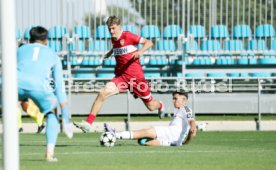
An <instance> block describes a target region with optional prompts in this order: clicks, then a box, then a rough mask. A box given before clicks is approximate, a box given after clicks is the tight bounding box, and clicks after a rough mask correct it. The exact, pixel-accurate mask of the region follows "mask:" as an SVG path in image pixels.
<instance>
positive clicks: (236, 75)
mask: <svg viewBox="0 0 276 170" xmlns="http://www.w3.org/2000/svg"><path fill="white" fill-rule="evenodd" d="M228 76H229V77H240V73H228Z"/></svg>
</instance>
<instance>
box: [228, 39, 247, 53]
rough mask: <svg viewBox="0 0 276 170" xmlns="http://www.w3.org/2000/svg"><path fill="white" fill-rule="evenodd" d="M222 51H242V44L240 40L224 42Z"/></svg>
mask: <svg viewBox="0 0 276 170" xmlns="http://www.w3.org/2000/svg"><path fill="white" fill-rule="evenodd" d="M223 49H224V50H227V51H243V50H244V48H243V43H242V41H241V40H225V41H224V43H223Z"/></svg>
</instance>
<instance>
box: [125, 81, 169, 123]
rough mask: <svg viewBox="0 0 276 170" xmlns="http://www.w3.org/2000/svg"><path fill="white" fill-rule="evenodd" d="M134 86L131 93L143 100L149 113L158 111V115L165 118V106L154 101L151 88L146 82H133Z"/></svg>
mask: <svg viewBox="0 0 276 170" xmlns="http://www.w3.org/2000/svg"><path fill="white" fill-rule="evenodd" d="M132 82H133V84H132V85H131V87H130V91H131V92H132V93H134V95H136V96H138V97H139V98H141V99H142V100H143V103H144V104H145V106H146V107H147V109H148V110H149V111H155V110H158V115H159V117H160V118H162V116H164V114H165V113H164V110H165V109H164V105H163V103H162V102H161V101H156V100H153V97H152V94H151V91H150V86H149V85H148V82H147V81H146V80H143V79H142V80H138V79H137V80H133V79H132Z"/></svg>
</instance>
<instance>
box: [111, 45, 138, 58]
mask: <svg viewBox="0 0 276 170" xmlns="http://www.w3.org/2000/svg"><path fill="white" fill-rule="evenodd" d="M136 50H137V48H136V47H135V46H133V45H128V46H125V47H121V48H113V53H114V55H115V56H117V55H124V54H128V53H132V52H133V51H136Z"/></svg>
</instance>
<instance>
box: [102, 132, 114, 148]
mask: <svg viewBox="0 0 276 170" xmlns="http://www.w3.org/2000/svg"><path fill="white" fill-rule="evenodd" d="M115 142H116V137H115V136H114V135H113V134H112V133H110V132H104V133H102V135H101V137H100V143H101V145H102V146H106V147H112V146H114V145H115Z"/></svg>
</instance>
